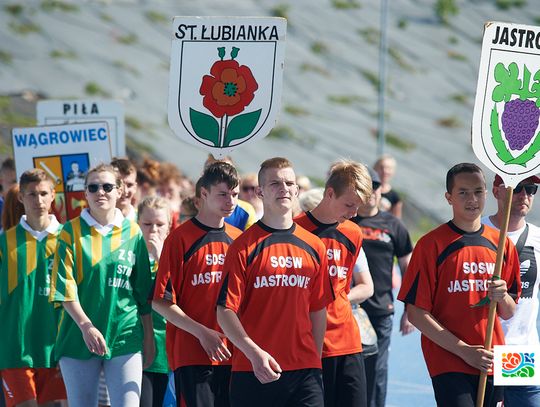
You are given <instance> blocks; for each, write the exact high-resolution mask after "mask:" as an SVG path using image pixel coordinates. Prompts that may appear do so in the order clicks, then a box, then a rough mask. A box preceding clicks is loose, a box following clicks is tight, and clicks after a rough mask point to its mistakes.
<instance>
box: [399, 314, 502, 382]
mask: <svg viewBox="0 0 540 407" xmlns="http://www.w3.org/2000/svg"><path fill="white" fill-rule="evenodd" d="M407 314H408V317H409V320H410V321H411V322H412V324H413V325H414V326H415V327H417V328H418V329H419V330H420V331H421V332H422V334H424V335H425V336H426V337H428V338H429V339H431V340H432V341H433V342H435V343H436V344H437V345H439V346H440V347H441V348H444V349H446V350H447V351H449V352H451V353H453V354H455V355H457V356H459V357H460V358H461V359H463V360H464V361H465V362H466V363H467V364H469V365H471V366H472V367H474V368H476V369H478V370H480V371H482V372H488V370H490V369H491V366H492V364H493V352H490V351H488V350H486V349H484V347H483V346H482V345H469V344H467V343H465V342H463V341H462V340H461V339H459V338H458V337H457V336H455V335H454V334H453V333H452V332H450V331H449V330H448V329H446V328H445V327H444V326H442V325H441V324H440V323H439V321H437V320H436V319H435V317H434V316H433V315H431V313H429V312H428V311H426V310H424V309H422V308H419V307H416V306H414V305H412V304H407Z"/></svg>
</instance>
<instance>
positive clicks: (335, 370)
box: [322, 353, 367, 407]
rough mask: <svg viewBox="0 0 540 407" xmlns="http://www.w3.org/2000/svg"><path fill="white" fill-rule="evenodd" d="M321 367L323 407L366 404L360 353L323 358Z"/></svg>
mask: <svg viewBox="0 0 540 407" xmlns="http://www.w3.org/2000/svg"><path fill="white" fill-rule="evenodd" d="M322 367H323V383H324V406H325V407H342V406H343V407H348V406H350V407H366V406H367V385H366V371H365V368H364V357H363V356H362V353H354V354H352V355H342V356H332V357H328V358H323V359H322Z"/></svg>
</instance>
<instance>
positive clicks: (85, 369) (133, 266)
mask: <svg viewBox="0 0 540 407" xmlns="http://www.w3.org/2000/svg"><path fill="white" fill-rule="evenodd" d="M121 186H122V183H121V179H120V177H119V174H118V173H117V172H116V170H115V169H114V168H113V167H111V166H110V165H104V164H101V165H98V166H97V167H95V168H92V169H90V170H89V171H88V174H87V176H86V180H85V195H86V199H87V202H88V208H86V209H84V210H83V211H82V213H81V216H79V217H77V218H74V219H72V220H71V221H69V222H67V223H66V225H65V227H64V229H63V231H62V233H61V235H60V238H59V239H58V245H57V247H56V256H55V259H54V266H53V271H52V277H51V280H52V281H51V291H50V300H51V301H52V302H55V303H56V304H57V305H61V306H63V309H62V311H61V316H60V319H59V324H58V335H57V340H56V348H55V356H56V359H57V360H59V363H60V368H61V370H62V375H63V377H64V380H65V384H66V390H67V394H68V402H69V405H70V407H77V406H84V407H87V406H97V403H98V400H97V395H98V379H99V374H100V371H101V369H103V370H104V372H105V378H106V382H107V388H108V390H109V394H110V399H111V405H112V406H138V405H139V399H140V393H141V378H142V370H143V356H142V355H141V351H143V349H144V352H143V354H144V359H145V360H144V365H145V367H147V366H149V365H150V364H151V363H152V361H153V358H154V353H155V349H154V337H153V329H152V318H151V314H150V311H151V308H150V305H149V303H148V302H147V298H148V295H149V291H150V289H151V285H152V276H151V272H150V264H149V258H148V251H147V249H146V244H145V242H144V238H143V236H142V233H141V230H140V228H139V226H138V225H137V224H136V223H135V222H133V221H130V220H128V219H125V218H124V217H123V216H122V213H121V212H120V210H119V209H116V201H117V199H118V198H119V197H120V195H121V193H122V191H121ZM141 322H142V323H141Z"/></svg>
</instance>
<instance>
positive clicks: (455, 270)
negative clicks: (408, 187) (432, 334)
mask: <svg viewBox="0 0 540 407" xmlns="http://www.w3.org/2000/svg"><path fill="white" fill-rule="evenodd" d="M498 241H499V231H497V230H495V229H493V228H490V227H489V226H485V225H484V226H482V227H481V228H480V230H478V231H477V232H474V233H467V232H464V231H463V230H461V229H459V228H458V227H457V226H455V225H454V224H453V223H452V222H448V223H447V224H444V225H441V226H439V227H438V228H437V229H435V230H433V231H431V232H430V233H428V234H427V235H425V236H424V237H422V238H421V239H420V240H419V241H418V243H417V245H416V247H415V249H414V250H413V254H412V258H411V262H410V263H409V267H408V268H407V272H406V273H405V276H404V279H403V283H402V285H401V290H400V291H399V295H398V299H399V300H401V301H403V302H405V303H406V304H413V305H415V306H417V307H419V308H422V309H424V310H426V311H428V312H429V313H431V314H432V315H433V316H434V317H435V319H437V321H439V322H440V323H441V324H442V325H443V326H444V327H445V328H447V329H448V330H449V331H450V332H452V333H453V334H454V335H455V336H457V337H458V338H459V339H461V340H463V341H464V342H465V343H467V344H469V345H483V344H484V340H485V334H486V328H487V320H488V312H489V306H482V307H474V308H473V307H472V306H473V305H474V304H477V303H478V302H479V301H480V300H481V299H482V298H484V297H485V296H486V295H487V282H488V281H489V280H490V279H491V277H492V275H493V272H494V270H495V259H496V257H497V243H498ZM504 253H505V255H504V263H503V268H502V273H501V278H503V279H504V280H505V281H506V284H507V287H508V293H509V294H510V295H511V296H512V297H514V298H515V299H516V301H517V298H518V297H519V295H520V294H521V281H520V276H519V259H518V255H517V251H516V249H515V247H514V245H513V244H512V242H511V241H510V239H506V242H505V251H504ZM493 345H504V334H503V331H502V328H501V324H500V322H499V319H498V318H495V329H494V331H493ZM422 351H423V353H424V358H425V360H426V365H427V368H428V371H429V374H430V376H431V377H433V376H437V375H439V374H441V373H449V372H461V373H467V374H475V375H477V374H479V372H478V370H476V369H474V368H473V367H472V366H470V365H468V364H467V363H465V361H463V359H461V358H460V357H459V356H457V355H454V354H453V353H451V352H448V351H446V350H445V349H443V348H441V347H440V346H438V345H436V344H435V343H434V342H432V341H431V340H429V339H428V338H426V337H425V336H424V335H422Z"/></svg>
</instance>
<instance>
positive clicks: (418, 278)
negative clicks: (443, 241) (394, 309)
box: [398, 236, 437, 312]
mask: <svg viewBox="0 0 540 407" xmlns="http://www.w3.org/2000/svg"><path fill="white" fill-rule="evenodd" d="M430 241H431V242H430ZM432 241H433V238H432V237H431V238H427V236H425V237H424V238H422V239H420V240H419V241H418V243H417V245H416V247H415V248H414V250H413V252H412V257H411V261H410V262H409V266H408V267H407V272H406V273H405V275H404V276H403V281H402V283H401V289H400V290H399V294H398V300H400V301H403V302H404V303H405V304H412V305H414V306H416V307H419V308H422V309H424V310H426V311H428V312H431V310H432V308H433V297H434V294H435V287H436V279H437V261H436V256H437V247H436V246H434V245H433V244H432Z"/></svg>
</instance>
